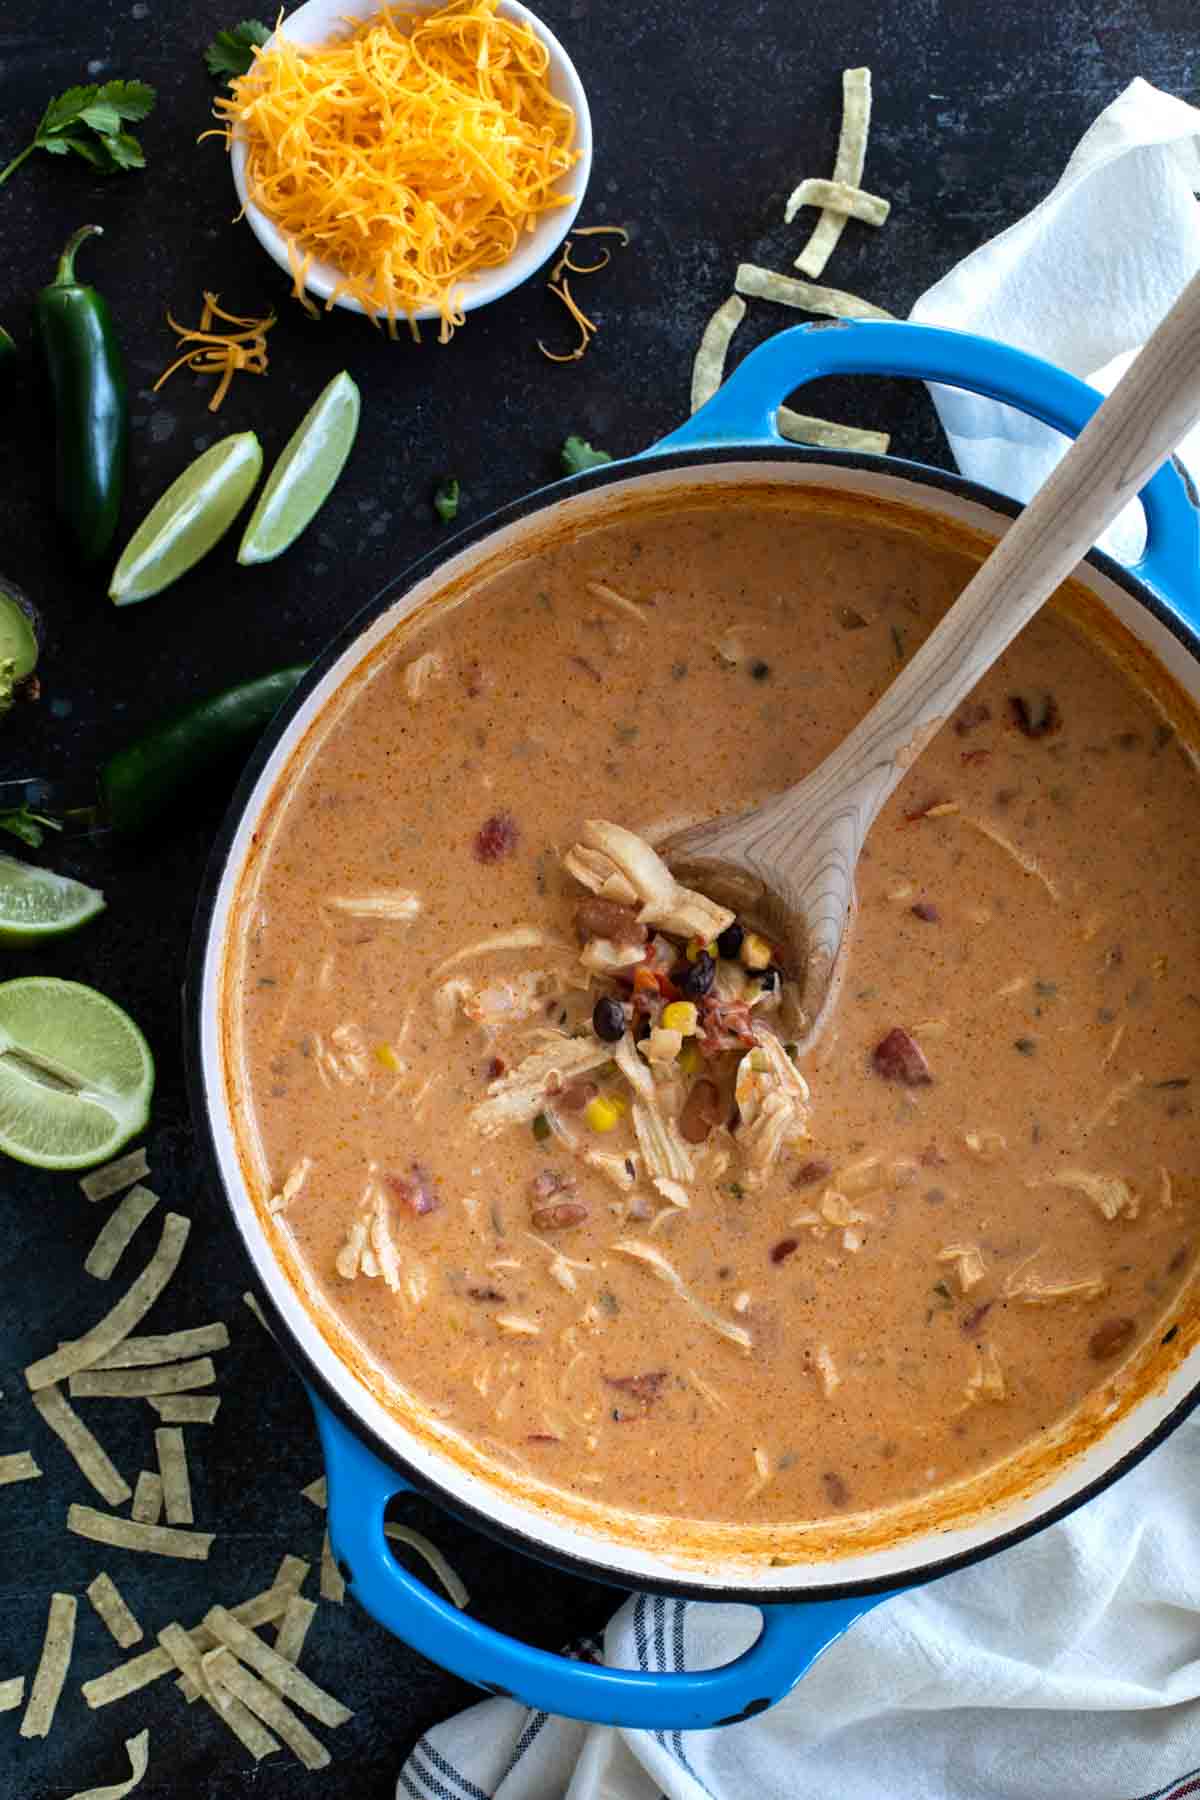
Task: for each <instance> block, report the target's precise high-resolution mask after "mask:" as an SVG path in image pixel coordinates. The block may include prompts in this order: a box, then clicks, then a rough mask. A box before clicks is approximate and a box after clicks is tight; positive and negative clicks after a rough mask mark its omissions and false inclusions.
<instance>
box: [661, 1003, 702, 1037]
mask: <svg viewBox="0 0 1200 1800" xmlns="http://www.w3.org/2000/svg"><path fill="white" fill-rule="evenodd" d="M699 1022H700V1014H699V1013H698V1012H697V1010H696V1008H695V1006H693V1004H692V1002H691V1001H690V1000H672V1002H671V1004H670V1006H664V1007H663V1014H662V1023H663V1026H664V1027H665V1029H666V1030H667V1031H678V1032H680V1033H681V1035H682V1036H683V1037H695V1035H696V1026H697V1025H698V1024H699Z"/></svg>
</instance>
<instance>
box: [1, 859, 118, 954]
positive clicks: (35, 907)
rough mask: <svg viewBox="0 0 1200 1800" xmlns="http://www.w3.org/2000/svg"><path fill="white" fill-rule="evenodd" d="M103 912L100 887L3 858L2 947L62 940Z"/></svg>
mask: <svg viewBox="0 0 1200 1800" xmlns="http://www.w3.org/2000/svg"><path fill="white" fill-rule="evenodd" d="M103 911H104V895H103V894H102V893H101V892H100V889H99V888H93V887H85V886H84V884H83V882H82V881H72V880H71V877H70V876H69V875H56V874H55V873H54V871H53V870H52V869H37V868H35V867H34V865H33V864H32V863H24V862H20V861H18V859H17V858H16V857H15V856H3V855H0V944H36V943H40V942H41V941H42V939H44V938H53V937H62V935H63V933H64V932H67V931H75V930H76V929H77V928H78V927H79V926H80V925H86V924H87V921H88V920H89V919H94V918H95V916H96V914H97V913H98V912H103Z"/></svg>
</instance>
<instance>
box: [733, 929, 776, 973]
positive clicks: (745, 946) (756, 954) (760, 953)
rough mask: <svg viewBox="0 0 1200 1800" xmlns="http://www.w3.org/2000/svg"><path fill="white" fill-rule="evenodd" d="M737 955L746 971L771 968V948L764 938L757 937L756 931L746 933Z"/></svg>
mask: <svg viewBox="0 0 1200 1800" xmlns="http://www.w3.org/2000/svg"><path fill="white" fill-rule="evenodd" d="M738 955H739V956H740V958H741V961H742V963H743V965H744V967H746V968H747V969H767V968H769V967H770V966H771V946H770V944H768V942H767V940H766V938H764V937H759V935H758V933H757V931H748V932H747V933H746V935H745V937H744V938H743V939H742V947H741V950H740V951H739V952H738Z"/></svg>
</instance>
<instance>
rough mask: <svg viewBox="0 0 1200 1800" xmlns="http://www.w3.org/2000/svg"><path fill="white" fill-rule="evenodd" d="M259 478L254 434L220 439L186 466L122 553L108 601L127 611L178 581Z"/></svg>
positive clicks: (238, 509) (221, 531)
mask: <svg viewBox="0 0 1200 1800" xmlns="http://www.w3.org/2000/svg"><path fill="white" fill-rule="evenodd" d="M261 473H262V445H261V444H260V443H259V441H258V439H257V438H256V437H255V435H254V433H253V432H252V431H239V432H237V433H236V434H235V435H234V436H233V437H227V438H222V439H221V441H220V443H217V444H214V445H213V446H212V448H211V449H209V450H206V451H205V452H204V453H203V455H202V456H198V457H197V458H196V460H195V462H194V463H189V464H188V467H187V468H186V469H185V470H184V471H183V474H182V475H180V476H179V478H178V480H176V481H173V482H172V483H171V485H170V487H169V488H168V489H167V491H166V493H165V494H164V495H163V496H162V499H161V500H158V501H156V502H155V504H154V505H153V506H152V507H151V508H150V511H149V512H148V513H147V514H146V517H145V518H144V519H143V520H142V522H141V524H140V525H139V526H138V528H137V530H136V531H135V532H134V534H133V536H132V537H131V538H130V540H129V542H128V543H127V544H126V546H125V548H124V550H123V551H122V552H121V557H120V561H119V562H118V563H117V566H116V568H115V569H114V570H113V577H112V580H111V581H110V582H109V584H108V593H109V598H110V599H111V600H112V601H113V602H114V603H115V604H116V605H117V606H128V605H130V603H131V602H132V601H134V600H148V599H149V598H150V595H151V594H160V593H161V592H162V590H163V588H165V587H170V585H171V583H172V582H173V581H178V580H179V577H180V576H181V575H185V574H186V573H187V571H188V570H189V569H190V568H191V567H192V566H193V564H194V563H198V562H199V561H200V558H201V557H202V556H207V554H208V552H209V551H210V550H211V549H212V547H213V545H214V544H215V543H216V542H217V540H218V539H219V538H222V537H224V535H225V533H226V532H227V531H228V530H229V527H230V526H231V525H232V524H233V521H234V520H235V519H236V518H237V516H238V514H239V513H240V512H241V510H242V508H243V506H245V504H246V502H247V500H248V499H249V498H250V495H251V494H252V493H253V491H254V484H255V482H256V481H257V480H258V478H259V475H260V474H261Z"/></svg>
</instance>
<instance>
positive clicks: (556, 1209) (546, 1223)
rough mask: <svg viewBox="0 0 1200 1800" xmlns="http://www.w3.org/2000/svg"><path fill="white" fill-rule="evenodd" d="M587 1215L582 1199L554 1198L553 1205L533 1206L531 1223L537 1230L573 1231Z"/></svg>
mask: <svg viewBox="0 0 1200 1800" xmlns="http://www.w3.org/2000/svg"><path fill="white" fill-rule="evenodd" d="M587 1216H588V1209H587V1207H586V1206H585V1205H584V1203H583V1201H582V1200H556V1201H555V1203H554V1205H553V1206H538V1207H535V1208H534V1212H533V1225H534V1227H535V1229H536V1230H538V1231H573V1230H574V1228H575V1226H576V1225H582V1224H583V1221H584V1220H585V1219H586V1218H587Z"/></svg>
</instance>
